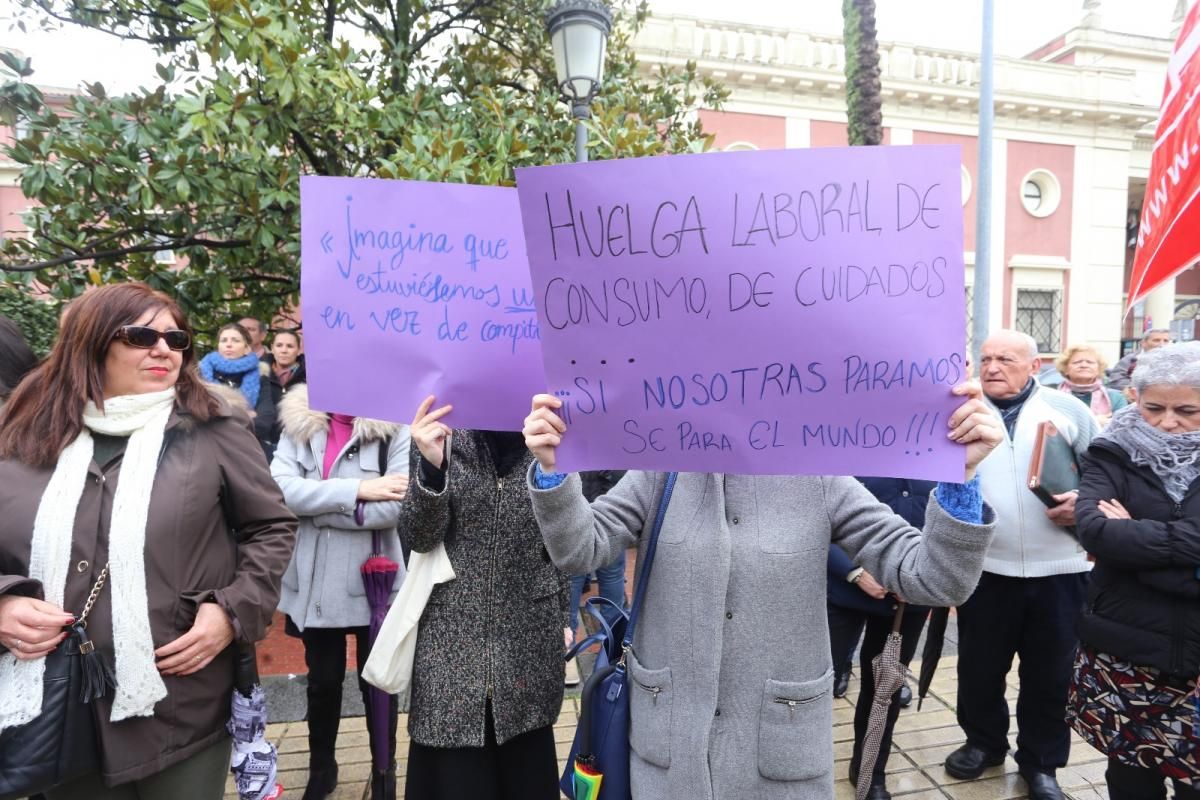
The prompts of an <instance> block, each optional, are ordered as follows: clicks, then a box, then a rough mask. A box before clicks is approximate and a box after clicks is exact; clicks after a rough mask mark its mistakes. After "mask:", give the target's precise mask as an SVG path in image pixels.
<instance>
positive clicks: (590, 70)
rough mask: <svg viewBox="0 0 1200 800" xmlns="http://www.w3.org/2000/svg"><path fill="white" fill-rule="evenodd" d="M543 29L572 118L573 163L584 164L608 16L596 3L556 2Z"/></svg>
mask: <svg viewBox="0 0 1200 800" xmlns="http://www.w3.org/2000/svg"><path fill="white" fill-rule="evenodd" d="M546 29H547V30H548V31H549V32H550V46H551V47H552V48H553V49H554V72H555V75H556V77H557V79H558V90H559V91H560V92H562V97H563V99H564V100H566V101H568V102H570V104H571V116H572V117H574V118H575V160H576V161H580V162H582V161H587V127H586V126H585V125H584V120H586V119H587V118H588V116H589V114H590V113H591V111H590V106H591V103H592V99H593V98H594V97H595V96H596V92H597V91H598V90H599V89H600V82H601V81H602V80H603V79H604V51H605V47H606V45H607V44H608V33H609V31H611V30H612V13H611V12H610V11H609V10H608V6H607V5H605V4H604V3H602V2H598V1H597V0H559V2H557V3H555V4H554V5H553V6H551V7H550V8H549V9H547V11H546Z"/></svg>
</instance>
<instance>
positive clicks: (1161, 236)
mask: <svg viewBox="0 0 1200 800" xmlns="http://www.w3.org/2000/svg"><path fill="white" fill-rule="evenodd" d="M1198 259H1200V4H1196V5H1193V6H1192V9H1191V11H1189V12H1188V15H1187V17H1186V19H1184V22H1183V29H1182V30H1181V31H1180V32H1179V40H1178V41H1177V42H1176V43H1175V52H1174V53H1172V55H1171V60H1170V61H1169V62H1168V63H1167V87H1166V90H1165V91H1164V93H1163V101H1162V113H1161V115H1160V116H1159V119H1158V130H1157V131H1155V134H1154V152H1153V154H1152V156H1151V159H1150V177H1149V179H1148V180H1147V181H1146V197H1145V199H1144V200H1143V202H1142V220H1141V224H1140V226H1139V227H1138V239H1137V253H1136V254H1135V255H1134V259H1133V271H1132V273H1131V274H1130V277H1129V301H1128V306H1127V307H1128V308H1132V307H1133V305H1134V303H1137V302H1138V301H1139V300H1141V299H1142V298H1144V297H1145V296H1146V295H1148V294H1149V293H1150V292H1152V291H1153V290H1154V289H1155V287H1157V286H1158V285H1159V284H1161V283H1163V282H1164V281H1168V280H1170V279H1171V278H1173V277H1175V276H1176V275H1178V274H1179V273H1180V272H1183V271H1184V270H1185V269H1187V268H1188V267H1190V266H1192V264H1194V263H1195V262H1196V261H1197V260H1198ZM1155 321H1156V322H1157V320H1155Z"/></svg>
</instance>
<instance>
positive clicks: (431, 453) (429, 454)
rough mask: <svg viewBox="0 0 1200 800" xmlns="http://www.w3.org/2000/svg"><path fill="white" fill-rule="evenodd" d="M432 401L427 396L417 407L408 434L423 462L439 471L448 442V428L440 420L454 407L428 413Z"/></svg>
mask: <svg viewBox="0 0 1200 800" xmlns="http://www.w3.org/2000/svg"><path fill="white" fill-rule="evenodd" d="M434 399H435V398H434V396H433V395H429V397H426V398H425V400H424V401H422V403H421V405H420V406H418V408H417V415H416V416H415V417H413V421H412V425H411V426H410V427H409V431H408V432H409V435H410V436H411V437H412V440H413V444H415V445H416V446H417V449H418V450H420V451H421V455H422V456H423V457H424V458H425V460H426V461H428V462H429V463H430V464H433V465H434V466H435V467H437V468H438V469H441V468H442V463H443V462H444V461H445V458H444V454H445V446H446V443H447V442H448V441H450V426H449V425H447V424H446V423H444V422H441V421H440V420H441V419H442V417H444V416H446V415H447V414H449V413H450V411H451V410H453V408H454V406H450V405H446V406H442V407H441V408H439V409H437V410H435V411H430V410H429V409H430V408H432V407H433V401H434Z"/></svg>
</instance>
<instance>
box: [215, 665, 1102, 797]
mask: <svg viewBox="0 0 1200 800" xmlns="http://www.w3.org/2000/svg"><path fill="white" fill-rule="evenodd" d="M956 661H957V659H956V658H955V657H946V658H943V660H942V663H941V664H940V665H939V668H938V675H937V677H936V678H935V680H934V683H933V687H932V691H931V693H930V695H929V696H928V697H927V698H926V699H925V703H924V707H923V709H922V710H921V711H920V712H918V711H917V708H916V703H915V702H914V703H913V706H912V707H911V708H909V709H906V710H904V711H903V712H901V714H900V720H899V722H897V723H896V734H895V743H894V746H893V750H892V756H891V759H890V760H889V763H888V773H889V778H888V786H889V788H890V789H891V792H892V794H893V795H894V796H895V797H898V798H901V797H903V798H907V799H908V800H934V798H937V800H945V798H949V799H950V800H1009V799H1010V798H1022V797H1025V796H1026V793H1025V783H1024V781H1022V780H1021V779H1020V778H1019V777H1017V765H1016V763H1015V762H1014V761H1013V760H1012V758H1009V759H1008V760H1007V761H1005V763H1004V764H1003V765H1002V766H999V767H993V768H992V769H989V770H988V771H987V772H985V773H984V774H983V776H982V777H981V778H979V779H978V780H975V781H957V780H955V779H954V778H951V777H950V776H949V775H947V774H946V771H945V770H944V769H943V768H942V761H943V760H944V759H945V757H946V755H947V754H948V753H949V752H950V751H951V750H953V749H954V748H955V747H957V746H958V745H959V744H960V743H961V741H962V733H961V731H960V730H959V728H958V725H957V723H956V722H955V719H954V710H953V708H954V695H955V689H956V684H957V677H956V676H955V669H954V667H955V662H956ZM917 666H918V665H915V664H914V668H913V672H914V674H915V672H916V669H917ZM857 693H858V684H857V680H854V681H852V682H851V684H850V692H849V694H848V695H847V696H846V697H844V698H841V699H838V700H835V701H834V707H833V724H834V728H833V740H834V745H833V747H834V759H835V762H836V763H835V765H834V777H835V778H836V783H835V785H834V796H835V799H836V800H852V798H853V797H854V788H853V787H852V786H851V785H850V783H849V781H848V780H847V778H846V769H847V764H848V762H849V759H850V748H851V742H852V740H853V738H854V734H853V731H852V721H853V717H854V699H855V698H856V696H857ZM1008 696H1009V701H1010V704H1011V705H1013V706H1014V707H1015V705H1016V669H1015V668H1014V670H1013V672H1011V673H1009V692H1008ZM578 704H579V699H578V695H577V694H570V695H568V696H567V698H566V700H565V701H564V702H563V710H562V714H561V715H560V716H559V718H558V722H557V723H556V724H555V726H554V739H555V741H556V742H557V743H558V757H559V760H560V762H561V761H564V760H565V759H566V757H567V752H568V750H569V749H570V746H571V738H572V737H573V736H574V732H575V721H576V719H577V713H578V709H579V705H578ZM364 724H365V723H364V719H363V718H362V717H352V718H348V719H344V720H342V726H341V733H340V735H339V737H338V752H337V757H338V764H339V767H340V780H341V783H340V784H339V785H338V788H337V791H335V792H334V794H333V797H334V798H336V800H359V799H360V798H362V797H364V796H365V795H366V793H367V777H368V774H369V773H370V768H371V751H370V748H369V746H368V744H367V732H366V728H365V727H364ZM267 730H268V734H269V736H270V738H271V740H272V741H274V742H276V743H277V744H278V745H279V770H280V771H279V778H280V781H281V782H282V783H283V785H284V797H285V798H297V797H299V796H300V794H301V793H302V792H303V791H304V784H305V782H306V781H307V778H308V753H307V746H308V740H307V724H306V723H304V722H279V723H274V724H272V725H270V726H268V729H267ZM1013 733H1014V734H1015V723H1014V731H1013ZM407 752H408V731H407V719H406V718H405V717H403V716H402V717H401V719H400V725H399V737H398V747H397V754H398V756H399V769H398V772H399V774H400V796H401V797H403V796H404V777H403V776H404V774H405V771H406V769H407V766H408V759H407V758H405V754H406V753H407ZM1104 767H1105V760H1104V757H1103V756H1102V755H1101V754H1100V753H1098V752H1096V751H1095V750H1093V749H1092V748H1090V747H1088V746H1087V745H1085V744H1083V743H1082V742H1081V741H1080V740H1079V739H1078V738H1077V737H1076V738H1075V739H1074V741H1073V744H1072V747H1071V763H1070V765H1069V766H1068V767H1067V768H1065V769H1063V770H1060V771H1059V774H1058V778H1059V782H1060V783H1061V784H1062V786H1063V789H1064V790H1065V791H1066V793H1067V796H1068V797H1069V798H1072V800H1097V799H1098V798H1103V800H1107V798H1108V791H1107V790H1106V789H1105V787H1104ZM227 792H229V794H227V797H235V796H236V795H234V794H233V793H232V785H230V786H229V787H227ZM650 800H653V799H650ZM720 800H736V798H720Z"/></svg>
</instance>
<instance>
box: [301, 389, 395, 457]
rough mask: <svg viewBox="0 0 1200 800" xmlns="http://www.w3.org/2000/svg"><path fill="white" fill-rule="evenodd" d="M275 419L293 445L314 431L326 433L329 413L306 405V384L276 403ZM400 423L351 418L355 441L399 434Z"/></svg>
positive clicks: (376, 439)
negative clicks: (276, 412)
mask: <svg viewBox="0 0 1200 800" xmlns="http://www.w3.org/2000/svg"><path fill="white" fill-rule="evenodd" d="M279 421H280V423H281V424H282V426H283V435H284V436H287V437H288V438H290V439H291V440H292V441H294V442H296V443H297V444H305V445H306V444H308V443H309V441H310V440H311V439H312V438H313V436H315V435H316V434H317V433H318V432H321V433H328V432H329V415H328V414H326V413H325V412H324V411H317V410H315V409H313V408H311V407H310V406H309V405H308V386H306V385H304V384H301V385H298V386H296V387H295V388H294V389H291V390H290V391H289V392H288V393H287V394H286V395H284V397H283V400H281V401H280V403H279ZM401 427H402V426H400V425H397V424H396V423H394V422H385V421H383V420H379V419H367V418H366V417H355V418H354V436H355V438H356V439H358V441H359V442H380V441H383V440H384V439H390V438H393V437H395V436H397V435H399V433H400V428H401Z"/></svg>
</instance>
